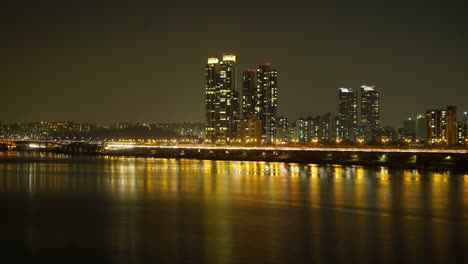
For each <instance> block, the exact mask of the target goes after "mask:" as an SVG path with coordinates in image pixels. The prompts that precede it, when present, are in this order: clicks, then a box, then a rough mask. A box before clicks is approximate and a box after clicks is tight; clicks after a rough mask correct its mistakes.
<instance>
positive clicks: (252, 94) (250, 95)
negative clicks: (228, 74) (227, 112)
mask: <svg viewBox="0 0 468 264" xmlns="http://www.w3.org/2000/svg"><path fill="white" fill-rule="evenodd" d="M256 91H257V71H256V70H255V69H249V70H246V71H244V72H243V74H242V118H243V119H246V118H250V117H251V116H257V114H258V112H257V111H256V110H255V107H256V106H257V95H256Z"/></svg>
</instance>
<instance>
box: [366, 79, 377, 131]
mask: <svg viewBox="0 0 468 264" xmlns="http://www.w3.org/2000/svg"><path fill="white" fill-rule="evenodd" d="M361 126H362V127H363V128H368V129H379V128H380V92H379V90H377V89H375V87H373V86H366V85H363V86H361Z"/></svg>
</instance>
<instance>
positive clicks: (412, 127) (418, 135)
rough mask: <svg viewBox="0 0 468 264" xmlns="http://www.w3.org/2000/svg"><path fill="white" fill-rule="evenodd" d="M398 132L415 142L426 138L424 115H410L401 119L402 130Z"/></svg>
mask: <svg viewBox="0 0 468 264" xmlns="http://www.w3.org/2000/svg"><path fill="white" fill-rule="evenodd" d="M398 132H399V133H403V134H404V138H405V139H411V140H412V141H415V142H423V141H424V140H425V139H426V117H425V115H423V114H416V115H411V116H410V117H409V118H407V119H405V120H403V130H399V131H398Z"/></svg>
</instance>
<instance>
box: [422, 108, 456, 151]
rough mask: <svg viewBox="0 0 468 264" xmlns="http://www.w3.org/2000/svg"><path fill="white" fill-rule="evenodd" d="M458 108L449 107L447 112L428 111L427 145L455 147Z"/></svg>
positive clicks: (438, 110) (439, 110)
mask: <svg viewBox="0 0 468 264" xmlns="http://www.w3.org/2000/svg"><path fill="white" fill-rule="evenodd" d="M456 116H457V108H456V106H448V107H447V109H446V110H441V109H430V110H427V111H426V144H428V145H455V144H457V143H458V139H457V119H456Z"/></svg>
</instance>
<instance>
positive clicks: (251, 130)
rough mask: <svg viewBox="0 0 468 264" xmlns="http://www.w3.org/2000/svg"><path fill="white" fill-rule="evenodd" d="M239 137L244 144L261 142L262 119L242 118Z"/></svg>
mask: <svg viewBox="0 0 468 264" xmlns="http://www.w3.org/2000/svg"><path fill="white" fill-rule="evenodd" d="M239 139H240V141H241V142H242V143H244V144H253V145H256V144H259V143H260V142H261V140H262V127H261V121H260V120H259V119H256V118H246V119H242V120H241V121H240V123H239Z"/></svg>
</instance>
